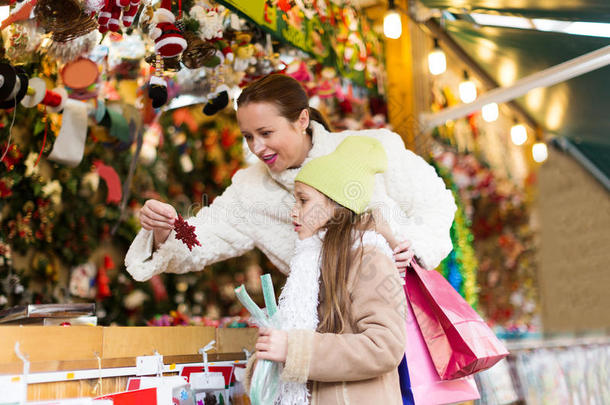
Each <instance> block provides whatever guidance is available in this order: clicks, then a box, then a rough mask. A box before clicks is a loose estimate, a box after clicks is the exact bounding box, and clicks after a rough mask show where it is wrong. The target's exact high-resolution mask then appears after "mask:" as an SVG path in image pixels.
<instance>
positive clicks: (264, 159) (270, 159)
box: [263, 153, 277, 165]
mask: <svg viewBox="0 0 610 405" xmlns="http://www.w3.org/2000/svg"><path fill="white" fill-rule="evenodd" d="M276 160H277V153H276V154H275V155H272V156H270V157H269V158H263V162H265V163H266V164H268V165H272V164H273V163H274V162H275V161H276Z"/></svg>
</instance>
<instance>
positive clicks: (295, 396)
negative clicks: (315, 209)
mask: <svg viewBox="0 0 610 405" xmlns="http://www.w3.org/2000/svg"><path fill="white" fill-rule="evenodd" d="M324 234H325V232H319V233H318V234H316V235H313V236H311V237H309V238H306V239H303V240H300V239H299V240H297V241H296V242H295V248H294V249H295V250H294V255H293V256H292V260H291V261H290V274H289V275H288V279H287V280H286V284H285V285H284V288H283V289H282V293H281V294H280V300H279V304H278V312H277V315H276V316H277V317H278V324H279V325H281V326H280V327H281V329H283V330H291V329H307V330H314V331H315V330H316V329H317V327H318V294H319V292H320V265H321V253H322V238H323V237H324ZM279 391H280V392H279V395H278V398H277V400H276V401H275V403H276V404H281V405H307V404H309V392H308V390H307V384H305V383H297V382H291V381H283V380H281V381H280V388H279Z"/></svg>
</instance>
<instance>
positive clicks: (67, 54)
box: [46, 31, 101, 64]
mask: <svg viewBox="0 0 610 405" xmlns="http://www.w3.org/2000/svg"><path fill="white" fill-rule="evenodd" d="M100 38H101V37H100V34H99V33H98V32H97V31H92V32H90V33H88V34H84V35H81V36H79V37H78V38H74V39H71V40H68V41H64V42H61V41H51V43H50V45H49V46H48V48H47V50H46V53H47V55H49V56H50V57H51V58H53V59H56V60H57V61H58V62H60V63H62V64H63V63H68V62H71V61H73V60H75V59H78V58H79V57H81V56H82V55H85V54H89V53H90V52H91V51H93V49H94V48H95V46H96V45H97V44H98V42H99V41H100Z"/></svg>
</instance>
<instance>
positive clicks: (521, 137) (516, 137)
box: [510, 124, 527, 146]
mask: <svg viewBox="0 0 610 405" xmlns="http://www.w3.org/2000/svg"><path fill="white" fill-rule="evenodd" d="M510 138H511V139H512V141H513V143H514V144H515V145H517V146H521V145H523V144H524V143H525V141H527V130H526V129H525V127H524V126H523V125H522V124H515V125H513V127H512V128H511V129H510Z"/></svg>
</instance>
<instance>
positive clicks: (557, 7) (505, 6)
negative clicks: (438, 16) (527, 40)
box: [421, 0, 610, 22]
mask: <svg viewBox="0 0 610 405" xmlns="http://www.w3.org/2000/svg"><path fill="white" fill-rule="evenodd" d="M421 2H422V3H423V4H424V5H425V6H426V7H428V8H439V9H447V10H449V11H451V12H455V13H458V14H463V13H465V12H466V13H471V12H473V13H475V12H478V13H499V14H511V15H519V16H522V17H526V18H548V19H557V20H570V21H594V22H610V1H609V0H421Z"/></svg>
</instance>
